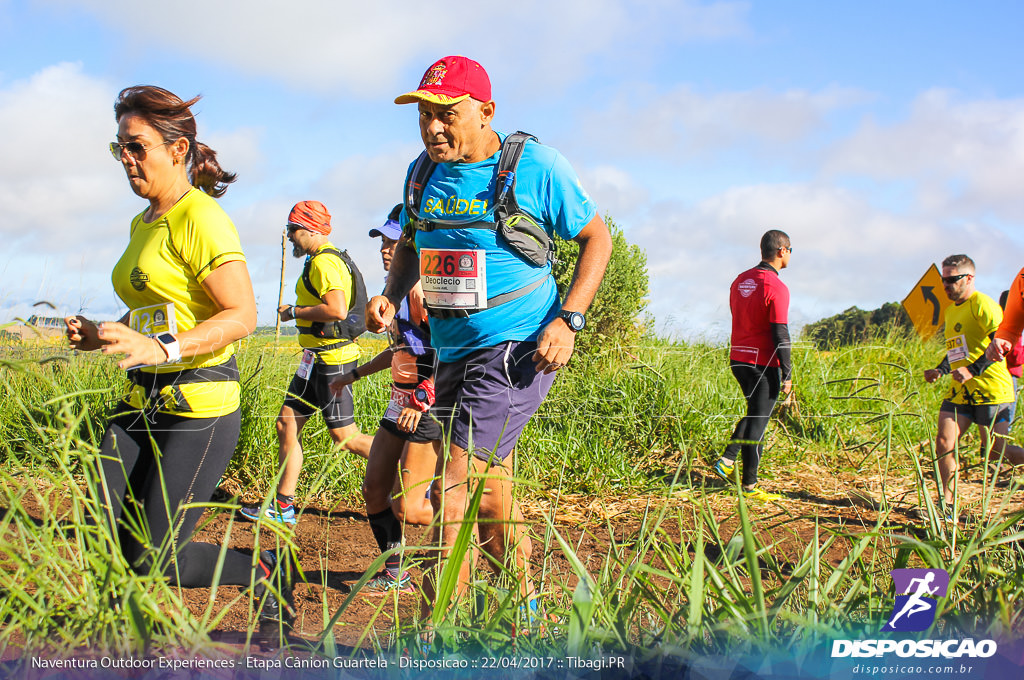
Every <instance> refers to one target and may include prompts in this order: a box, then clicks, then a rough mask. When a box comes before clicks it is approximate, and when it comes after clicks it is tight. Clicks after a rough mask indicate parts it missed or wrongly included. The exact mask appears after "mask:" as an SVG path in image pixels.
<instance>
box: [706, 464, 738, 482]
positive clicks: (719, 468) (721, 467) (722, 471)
mask: <svg viewBox="0 0 1024 680" xmlns="http://www.w3.org/2000/svg"><path fill="white" fill-rule="evenodd" d="M711 470H712V471H713V472H714V473H715V474H716V475H718V476H719V477H721V478H722V479H724V480H725V481H727V482H731V481H733V480H734V479H735V478H736V477H735V475H736V464H735V463H733V464H732V465H729V463H727V462H726V461H725V458H719V459H718V460H716V461H715V464H714V465H712V466H711Z"/></svg>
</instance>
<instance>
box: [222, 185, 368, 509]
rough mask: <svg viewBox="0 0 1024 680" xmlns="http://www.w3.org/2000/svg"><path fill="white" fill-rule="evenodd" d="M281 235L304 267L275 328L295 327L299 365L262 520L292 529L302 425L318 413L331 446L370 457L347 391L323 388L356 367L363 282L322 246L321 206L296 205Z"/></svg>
mask: <svg viewBox="0 0 1024 680" xmlns="http://www.w3.org/2000/svg"><path fill="white" fill-rule="evenodd" d="M287 229H288V238H289V240H291V242H292V246H293V247H292V253H293V254H294V255H295V257H305V258H306V262H305V266H304V267H303V270H302V276H300V277H299V280H298V282H297V283H296V284H295V304H294V305H281V307H280V309H279V310H278V314H280V317H281V320H282V321H292V320H294V321H295V326H296V327H297V328H298V330H299V346H300V347H302V358H301V359H300V361H299V366H298V368H297V369H296V371H295V375H294V376H293V377H292V381H291V384H289V385H288V394H287V396H286V397H285V400H284V405H282V406H281V413H280V414H279V415H278V416H277V424H276V427H277V440H278V460H279V461H280V463H281V465H282V468H283V469H282V471H281V480H280V481H279V482H278V485H277V498H276V499H275V500H274V501H273V502H272V503H271V505H270V507H268V508H267V509H266V510H265V511H264V514H263V515H262V517H263V519H268V520H271V521H276V522H283V523H285V524H295V523H296V522H297V517H296V513H295V489H296V486H297V485H298V482H299V473H300V472H301V471H302V445H301V443H300V438H301V436H302V428H303V427H304V426H305V424H306V421H307V420H309V417H310V416H311V415H313V413H314V412H316V411H320V412H321V413H322V414H323V417H324V422H326V423H327V431H328V432H329V433H330V435H331V439H332V440H333V441H334V442H335V444H337V445H339V446H341V447H342V448H345V449H347V450H349V451H351V452H353V453H355V454H357V455H359V456H362V457H363V458H366V457H367V456H369V453H370V445H371V444H372V443H373V437H370V436H368V435H365V434H362V433H361V432H360V431H359V428H358V427H357V426H356V424H355V410H354V405H353V399H352V388H351V387H348V388H346V389H345V390H343V391H342V393H341V394H339V395H335V394H333V393H332V392H331V390H330V387H329V385H330V382H331V381H332V380H334V379H335V378H337V377H338V376H340V375H342V374H345V373H347V372H349V371H351V370H353V369H355V368H356V364H357V363H358V361H359V346H358V345H356V344H355V342H353V340H354V339H355V338H356V337H357V336H358V335H359V334H361V333H363V332H364V331H365V330H366V322H365V321H364V320H363V306H364V305H365V304H366V291H365V288H363V282H362V275H361V274H360V273H359V270H358V268H357V267H356V266H355V264H354V263H353V262H352V260H351V258H349V257H348V254H347V253H345V252H342V251H340V250H338V249H337V248H335V247H334V245H333V244H332V243H331V242H330V240H329V239H328V236H329V235H330V233H331V213H330V212H328V210H327V207H326V206H324V204H323V203H321V202H319V201H301V202H299V203H297V204H295V207H293V208H292V210H291V212H290V213H289V214H288V223H287ZM260 507H261V506H258V505H247V506H243V507H242V509H241V511H240V512H241V514H242V515H243V516H244V517H247V518H249V519H251V520H253V521H255V520H257V519H260V517H261V514H260Z"/></svg>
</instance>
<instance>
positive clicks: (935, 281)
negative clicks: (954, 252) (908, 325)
mask: <svg viewBox="0 0 1024 680" xmlns="http://www.w3.org/2000/svg"><path fill="white" fill-rule="evenodd" d="M949 305H950V302H949V298H948V297H946V292H945V291H944V290H943V289H942V274H940V273H939V268H938V267H936V266H935V265H934V264H933V265H932V266H931V267H929V268H928V271H926V272H925V273H924V276H922V277H921V280H920V281H918V282H917V284H916V285H915V286H914V288H913V289H912V290H911V291H910V294H909V295H907V297H905V298H903V309H905V310H907V314H908V315H909V316H910V320H911V321H912V322H913V323H914V328H916V329H917V334H918V335H920V336H921V337H922V338H924V339H926V340H927V339H928V338H930V337H932V336H933V335H935V333H937V332H938V330H939V329H940V328H942V320H943V318H944V313H945V311H946V307H948V306H949Z"/></svg>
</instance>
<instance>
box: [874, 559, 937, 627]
mask: <svg viewBox="0 0 1024 680" xmlns="http://www.w3.org/2000/svg"><path fill="white" fill-rule="evenodd" d="M889 573H890V574H891V575H892V581H893V583H894V584H895V586H896V603H895V604H894V605H893V607H892V616H891V617H889V621H888V622H887V623H886V624H885V625H884V626H883V627H882V630H899V631H905V632H915V631H922V630H928V628H929V626H931V625H932V622H934V621H935V608H936V600H937V599H938V598H940V597H945V596H946V593H947V592H948V590H949V574H948V573H947V572H946V571H945V570H944V569H893V570H892V571H891V572H889Z"/></svg>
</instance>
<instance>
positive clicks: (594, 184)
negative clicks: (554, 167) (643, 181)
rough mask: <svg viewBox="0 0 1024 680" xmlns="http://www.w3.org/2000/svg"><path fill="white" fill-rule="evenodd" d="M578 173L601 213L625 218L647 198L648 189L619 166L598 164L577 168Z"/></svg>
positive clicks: (646, 200) (644, 202) (648, 196)
mask: <svg viewBox="0 0 1024 680" xmlns="http://www.w3.org/2000/svg"><path fill="white" fill-rule="evenodd" d="M579 175H580V181H581V182H582V183H583V186H584V187H586V190H587V193H589V194H590V197H591V198H592V199H594V203H595V204H596V205H597V209H598V211H599V212H600V213H601V214H602V215H605V214H611V215H612V216H613V217H616V218H618V219H625V218H626V216H628V215H631V214H633V213H634V212H635V211H637V210H638V209H640V208H642V207H643V206H644V205H645V204H646V203H647V202H648V201H649V200H650V194H649V192H648V190H647V189H646V188H645V187H643V186H641V185H639V184H637V182H636V181H635V180H634V179H633V177H632V176H631V175H630V174H629V173H628V172H626V171H625V170H623V169H622V168H618V167H616V166H613V165H598V166H594V167H592V168H584V169H582V170H580V172H579Z"/></svg>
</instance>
